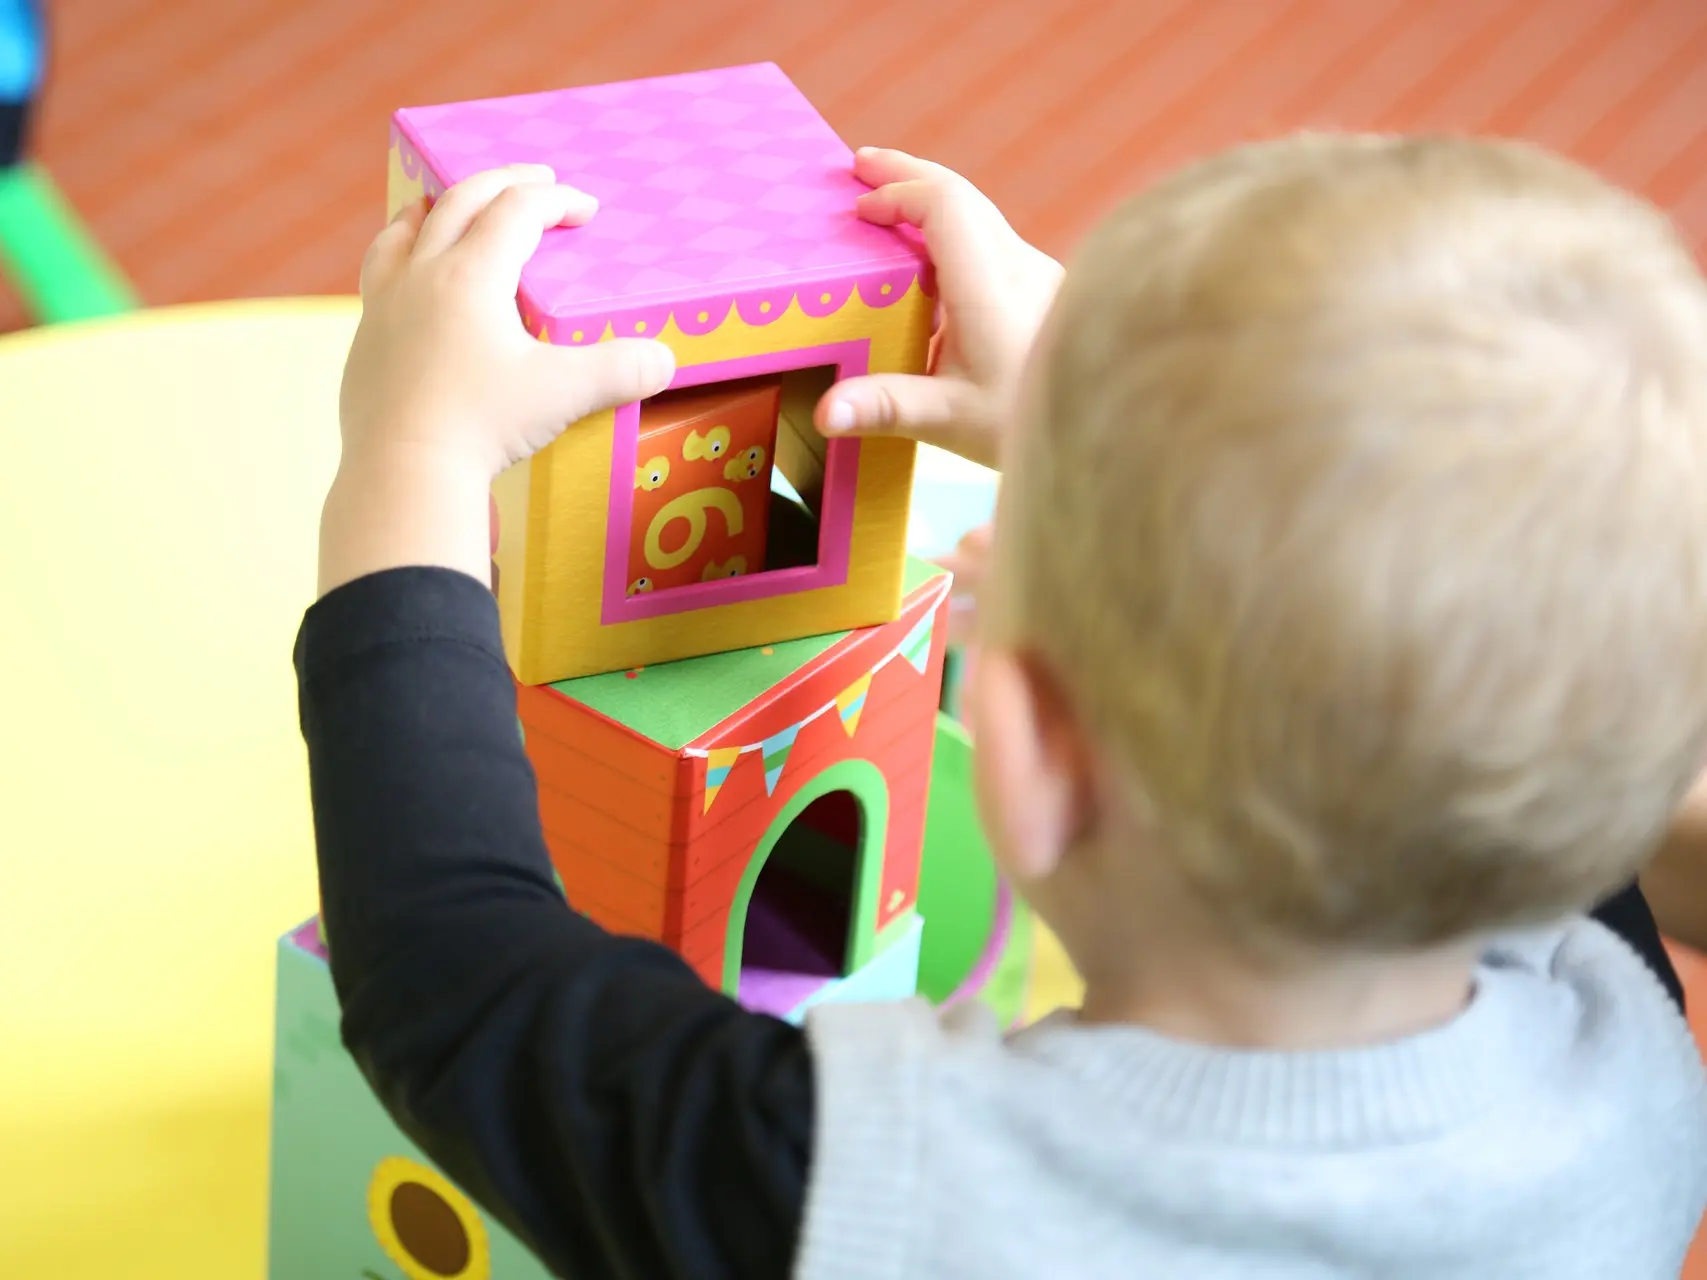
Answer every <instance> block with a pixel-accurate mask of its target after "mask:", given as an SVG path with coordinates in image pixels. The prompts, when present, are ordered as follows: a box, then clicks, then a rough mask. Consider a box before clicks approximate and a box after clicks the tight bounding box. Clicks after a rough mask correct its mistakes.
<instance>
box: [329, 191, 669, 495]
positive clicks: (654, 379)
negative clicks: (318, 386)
mask: <svg viewBox="0 0 1707 1280" xmlns="http://www.w3.org/2000/svg"><path fill="white" fill-rule="evenodd" d="M597 207H598V204H597V201H595V200H594V199H593V197H592V196H589V195H587V194H585V193H584V192H581V191H577V190H575V189H574V188H572V187H564V186H558V185H557V183H556V178H555V175H553V173H552V171H551V170H550V169H549V168H547V167H545V166H544V165H515V166H512V167H510V168H507V169H491V170H487V171H486V172H483V173H478V174H475V175H474V176H473V177H471V178H469V179H467V180H466V181H464V182H460V183H458V184H457V185H456V186H454V187H452V188H451V189H450V190H448V191H447V192H445V194H444V195H443V196H442V197H440V198H439V200H438V202H437V204H435V205H434V206H433V208H432V211H431V212H430V213H429V212H427V210H426V206H425V202H424V201H423V202H419V203H417V204H415V205H413V206H411V207H410V208H408V209H406V210H404V211H403V212H402V213H401V214H399V215H398V216H397V218H396V219H395V220H394V221H393V222H392V223H391V225H390V226H388V227H386V228H385V230H384V231H382V232H380V233H379V236H378V238H377V239H375V240H374V242H373V245H372V247H370V248H369V249H368V252H367V257H366V258H365V259H364V260H363V262H362V274H361V292H362V321H361V326H360V328H358V329H357V330H356V338H355V342H354V344H353V345H352V346H351V348H350V358H349V363H348V364H347V365H346V366H345V369H344V386H343V394H342V397H341V401H340V405H339V410H340V417H341V418H342V421H343V428H344V448H345V449H346V450H352V449H363V448H370V447H382V448H392V447H398V446H408V447H428V448H433V449H440V450H446V451H450V452H455V453H458V454H462V455H465V456H466V457H468V458H469V459H470V461H471V462H472V463H474V464H475V465H478V466H479V467H481V468H483V469H484V470H485V471H486V473H487V475H486V478H487V479H488V480H490V479H491V478H492V477H493V476H495V475H497V474H498V473H499V472H500V471H502V470H503V469H504V468H505V467H508V466H509V465H510V464H511V463H515V462H520V461H521V460H522V459H524V458H526V457H529V456H530V455H532V454H533V453H534V452H536V451H537V450H539V449H541V448H543V447H544V446H545V445H547V444H549V443H551V441H552V440H554V439H555V438H556V437H557V435H558V434H559V433H560V432H561V431H562V430H563V428H564V427H565V426H566V425H567V424H568V423H571V422H574V421H575V420H576V419H578V418H582V417H585V416H586V415H587V414H589V413H596V412H598V411H599V410H601V409H608V408H610V407H611V406H612V405H616V404H621V403H624V402H628V401H633V400H639V399H642V398H644V397H646V396H649V395H654V394H656V393H657V392H658V391H660V390H662V389H663V388H664V386H665V385H666V384H668V382H669V380H670V377H671V376H672V374H673V373H674V371H675V361H674V358H673V357H672V356H671V354H670V349H669V348H668V347H666V346H665V345H664V344H663V343H660V342H651V341H647V340H644V339H626V338H625V339H618V340H616V341H612V342H603V343H598V344H596V345H593V346H588V347H554V346H548V345H546V344H545V343H542V342H540V341H539V340H538V339H537V338H535V337H532V336H530V335H529V334H528V332H527V331H526V330H525V329H524V328H523V327H522V323H521V319H520V317H519V316H518V314H517V312H516V289H517V287H518V285H519V284H520V281H521V274H522V268H523V267H524V266H525V265H526V264H527V261H528V259H529V258H531V257H532V256H533V254H534V251H535V250H536V249H538V248H539V242H540V237H541V236H542V235H543V234H544V233H545V231H546V230H548V229H550V228H552V227H570V226H579V225H580V224H582V223H584V222H587V221H588V220H589V219H591V218H592V217H593V216H594V212H595V210H596V209H597Z"/></svg>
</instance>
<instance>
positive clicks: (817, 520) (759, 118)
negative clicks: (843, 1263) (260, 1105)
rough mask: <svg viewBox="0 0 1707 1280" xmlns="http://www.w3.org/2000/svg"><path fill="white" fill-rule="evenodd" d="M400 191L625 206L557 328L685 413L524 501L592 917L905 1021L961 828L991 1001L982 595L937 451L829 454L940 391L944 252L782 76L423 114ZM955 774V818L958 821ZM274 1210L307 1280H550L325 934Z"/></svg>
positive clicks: (749, 991) (397, 163) (568, 877)
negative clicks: (369, 1055)
mask: <svg viewBox="0 0 1707 1280" xmlns="http://www.w3.org/2000/svg"><path fill="white" fill-rule="evenodd" d="M390 161H391V169H390V182H389V199H390V204H391V207H392V209H393V210H396V209H398V208H400V207H402V206H403V205H404V204H406V203H407V202H409V201H411V200H415V199H418V198H420V197H421V196H423V195H425V196H427V197H429V198H431V197H434V196H436V195H438V194H439V193H440V192H442V191H443V190H444V189H445V188H446V187H447V186H448V185H450V184H453V183H455V182H458V181H460V180H461V179H463V178H466V177H467V176H469V175H470V174H472V173H474V172H477V171H479V170H482V169H486V168H490V167H493V166H496V165H502V164H511V163H517V162H543V163H546V164H549V165H551V166H552V167H553V168H554V169H555V170H556V172H557V174H558V176H559V178H560V180H562V181H565V182H568V183H571V184H573V185H575V186H578V187H580V188H582V189H584V190H587V191H589V192H591V193H592V194H594V195H595V196H597V197H598V198H599V200H600V209H599V212H598V214H597V215H596V216H595V217H594V219H593V220H592V222H590V223H589V224H588V225H586V226H584V227H580V228H575V229H560V230H556V231H552V232H548V233H547V235H546V236H545V239H544V241H543V243H542V245H541V247H540V249H539V251H538V253H537V254H536V255H535V257H534V258H533V260H532V261H531V263H530V264H529V265H528V267H527V269H526V270H525V272H524V273H523V277H522V284H521V291H520V294H519V297H518V306H519V309H520V312H521V316H522V320H523V322H524V323H525V324H526V326H527V328H528V330H529V332H531V333H533V334H535V335H536V336H537V337H538V338H539V340H540V341H542V342H550V343H558V344H568V345H585V344H590V343H595V342H599V341H602V340H605V339H609V338H612V337H627V336H644V337H651V338H656V339H658V340H659V341H662V342H664V343H666V344H668V345H669V346H670V347H671V348H672V349H673V351H674V352H675V356H676V361H677V374H676V378H675V382H674V384H673V385H672V387H671V388H670V389H669V390H668V391H666V392H665V393H663V394H662V395H660V396H658V397H656V398H654V399H653V400H650V401H647V402H645V403H640V404H630V405H624V406H622V407H620V408H618V409H616V410H614V411H612V412H607V413H604V414H600V415H596V416H594V417H592V418H589V419H587V420H585V421H582V422H579V423H575V424H573V425H571V426H570V427H569V428H568V430H567V431H566V432H565V433H564V434H563V436H562V437H561V438H560V439H559V440H557V441H556V442H555V443H554V444H552V445H551V446H549V447H548V448H546V449H544V450H543V451H541V452H540V453H539V454H538V455H537V456H535V457H534V458H533V459H531V460H530V461H528V462H525V463H522V464H520V465H518V466H516V467H514V468H513V469H511V470H510V471H508V472H507V473H505V474H504V475H503V476H501V477H500V478H499V480H498V481H497V483H496V484H495V485H494V486H493V538H492V555H493V589H494V591H495V593H496V595H497V597H498V602H499V611H500V615H501V618H502V625H503V635H504V643H505V647H506V650H507V652H508V656H509V659H510V662H511V666H512V668H513V671H514V674H515V677H516V681H517V696H518V709H519V714H520V720H521V726H520V727H521V733H522V737H523V741H524V743H525V746H526V750H527V752H528V755H529V757H530V758H531V760H532V763H533V765H534V769H535V772H536V774H537V776H538V780H539V804H540V816H541V819H542V823H543V826H544V829H545V833H546V838H547V844H548V847H549V849H550V853H551V857H552V860H553V863H554V864H555V866H556V869H557V873H558V875H559V877H560V879H561V881H562V884H563V887H564V889H565V891H566V893H567V895H568V898H569V900H570V902H571V903H572V904H573V905H574V906H575V907H576V908H577V909H579V910H581V911H583V912H585V913H586V914H587V915H589V916H591V917H592V918H593V919H595V920H596V921H598V922H599V923H600V924H602V925H604V926H606V927H607V928H609V929H612V930H614V931H617V932H622V933H629V934H638V935H643V936H646V937H649V938H654V939H657V940H658V941H660V942H662V943H664V944H666V945H668V946H670V947H671V948H673V949H675V950H676V951H677V952H679V953H680V954H681V955H682V956H683V957H685V958H686V959H687V961H688V962H689V963H690V964H691V965H692V966H693V967H694V969H695V970H696V971H697V972H698V973H699V974H700V975H701V976H702V977H703V978H704V979H705V981H706V982H707V983H708V984H710V985H712V986H713V987H717V988H720V989H721V990H723V991H724V992H726V993H727V994H728V995H730V996H731V997H733V998H734V999H736V1000H739V1001H740V1002H742V1003H743V1004H745V1005H747V1006H748V1007H749V1008H752V1009H755V1010H759V1011H762V1012H765V1013H769V1014H772V1015H774V1016H777V1017H779V1018H785V1019H788V1020H791V1021H798V1020H799V1019H800V1018H801V1017H802V1016H803V1014H804V1012H805V1010H807V1009H808V1008H809V1007H811V1006H812V1005H814V1004H816V1003H820V1002H823V1001H829V1000H865V999H888V998H895V997H902V996H907V995H911V994H913V993H914V992H915V991H916V990H918V989H919V986H920V979H921V956H922V954H924V952H923V948H922V943H923V928H924V926H923V917H922V914H921V912H920V910H919V898H920V890H921V861H922V858H923V855H924V852H925V844H926V825H927V814H929V815H930V821H931V824H932V828H933V835H934V838H936V839H938V840H939V841H942V842H947V843H949V844H952V845H953V846H954V852H953V853H952V854H950V855H947V857H946V859H945V862H944V865H945V866H949V865H952V867H953V868H954V870H953V871H952V872H950V873H948V874H945V875H944V876H940V877H938V881H937V883H938V889H937V893H938V895H939V897H940V898H942V899H943V900H945V901H946V900H947V899H948V898H949V897H950V896H951V895H952V894H953V893H955V892H957V891H958V890H959V889H961V888H964V889H965V891H966V893H967V895H968V896H969V898H970V899H971V900H972V901H973V902H974V903H975V902H976V899H977V898H978V897H979V895H980V893H981V892H985V891H987V896H988V898H989V902H987V903H986V904H984V914H983V915H982V916H980V915H979V908H978V906H977V905H974V906H973V911H972V915H971V917H970V920H971V923H970V924H968V923H967V919H968V917H967V916H966V913H965V912H964V911H963V910H962V911H956V912H953V913H950V916H949V918H948V919H946V920H945V922H944V928H945V931H944V935H943V937H944V942H945V946H946V950H944V951H943V952H942V953H941V954H940V956H939V957H938V958H937V959H936V960H935V962H934V963H932V961H931V958H930V957H929V956H926V960H925V963H924V969H925V971H926V973H927V974H928V976H929V977H930V979H931V981H930V983H929V984H928V985H929V986H930V987H932V988H934V989H932V990H927V992H926V994H930V995H932V996H934V997H935V998H939V999H940V998H944V997H947V996H950V995H952V994H954V993H955V991H954V990H951V988H953V989H955V990H963V989H965V988H966V987H967V985H968V983H977V982H979V981H982V980H984V979H988V978H989V977H990V974H991V972H992V970H993V969H994V967H995V966H996V965H997V964H998V962H999V961H1000V960H1001V958H1002V956H1003V955H1004V954H1010V953H1011V952H1012V950H1013V949H1014V948H1013V946H1012V944H1013V942H1014V933H1015V931H1014V929H1013V927H1012V925H1013V920H1012V914H1013V913H1012V909H1011V903H1010V902H1008V900H1007V899H1005V898H1004V897H1002V895H1001V894H1000V892H999V890H998V889H997V887H996V886H995V882H994V877H993V874H986V873H984V872H982V871H981V870H980V869H979V868H981V867H984V866H987V854H985V853H984V852H983V849H982V845H981V844H980V843H979V842H978V841H977V837H976V832H975V822H974V820H973V818H972V817H971V805H970V799H969V795H968V793H967V791H966V789H965V786H964V767H963V766H964V758H965V741H964V737H963V736H961V735H958V734H957V732H956V731H955V730H954V728H953V726H952V725H949V724H947V723H946V722H944V721H943V720H942V719H941V717H940V716H939V698H940V692H941V684H942V669H943V661H944V654H945V647H946V637H945V622H946V613H947V600H948V587H949V580H948V577H947V575H946V574H944V573H943V572H941V571H940V570H938V569H935V568H934V567H932V566H930V565H927V564H925V563H923V562H920V561H917V560H910V559H909V558H908V556H907V554H906V546H905V544H906V533H907V517H908V506H909V501H910V497H911V493H910V490H911V478H912V468H913V458H914V447H913V445H912V444H911V443H910V442H906V441H901V440H866V441H854V440H836V441H833V442H826V441H825V440H824V438H823V437H821V436H819V435H818V434H817V432H816V431H815V430H814V429H813V427H812V424H811V415H812V409H813V406H814V405H815V403H816V402H817V400H818V398H819V397H820V396H821V395H822V393H823V392H824V390H825V389H826V388H827V387H828V386H829V385H830V384H831V383H832V382H834V381H836V380H838V379H841V378H847V377H851V376H855V375H859V374H864V373H868V372H869V373H883V372H891V373H920V372H923V371H924V369H925V365H926V359H927V352H928V346H929V341H930V334H931V330H932V322H933V308H934V303H933V300H932V291H931V281H930V276H929V268H928V262H927V259H926V257H925V255H924V253H923V251H922V247H921V245H920V243H919V242H918V240H917V238H916V237H915V236H914V235H913V234H912V233H910V232H907V231H900V230H891V229H886V228H879V227H874V226H871V225H868V224H866V223H863V222H861V221H859V220H858V219H857V217H856V216H855V214H854V211H853V206H854V199H855V197H856V196H857V195H858V194H859V192H860V191H861V190H863V189H864V188H863V187H862V186H861V184H860V183H859V182H858V181H857V180H856V179H855V178H854V177H853V175H852V156H851V154H850V153H849V151H848V149H847V147H846V146H845V145H844V144H843V143H842V142H841V141H840V140H839V139H838V138H837V136H836V135H835V133H834V132H833V131H832V130H831V129H830V127H829V126H828V125H827V124H826V123H825V122H824V121H823V120H822V119H821V118H820V117H819V116H818V114H817V113H816V112H815V111H814V110H813V109H812V107H811V106H810V105H809V104H808V103H807V102H806V100H805V99H804V98H803V97H802V96H801V94H800V93H799V92H798V90H796V89H795V87H794V86H793V85H792V84H791V83H790V82H789V80H788V79H787V78H786V77H785V76H784V75H783V73H782V72H781V71H780V70H778V69H777V68H776V67H774V66H771V65H768V64H766V65H756V66H746V67H737V68H732V69H726V70H720V71H713V72H704V73H697V74H692V75H681V76H672V77H665V78H660V79H654V80H644V81H635V82H630V83H625V84H614V85H603V86H597V87H592V88H580V89H570V90H565V91H561V92H553V93H542V94H534V95H528V96H524V97H515V98H506V99H497V100H489V101H479V102H466V103H458V104H453V105H449V106H439V107H428V108H419V109H409V110H403V111H400V112H398V113H397V116H396V119H395V122H394V127H393V130H392V137H391V157H390ZM945 735H946V737H945ZM939 741H945V742H946V743H947V749H946V752H945V754H949V755H950V756H951V757H952V760H953V762H954V765H955V766H958V771H957V773H956V775H955V785H956V790H955V791H954V792H953V793H952V794H943V793H941V792H933V790H932V787H931V773H932V760H933V755H934V754H935V751H936V745H937V743H938V742H939ZM951 882H956V883H951ZM1004 912H1005V913H1006V914H1005V915H1004ZM992 921H993V923H992ZM1010 1012H1011V1011H1010ZM272 1184H273V1190H272V1196H273V1205H272V1229H271V1271H270V1274H271V1276H272V1278H273V1280H308V1277H311V1276H312V1277H321V1276H330V1275H345V1276H350V1277H358V1276H362V1275H367V1276H380V1277H386V1278H387V1280H389V1278H390V1277H392V1276H393V1275H397V1274H401V1275H402V1276H405V1277H409V1278H410V1280H428V1278H436V1280H443V1278H446V1277H450V1278H454V1280H484V1277H487V1276H492V1275H498V1276H504V1277H533V1276H541V1277H543V1275H544V1272H543V1271H542V1270H541V1269H540V1268H539V1266H538V1264H537V1263H535V1262H534V1261H533V1260H532V1259H531V1258H529V1257H528V1256H527V1255H526V1253H525V1251H523V1250H522V1249H521V1248H520V1247H519V1246H518V1245H517V1244H516V1243H515V1242H514V1241H513V1240H512V1239H510V1238H509V1237H508V1236H507V1235H506V1234H505V1233H504V1232H503V1231H502V1229H501V1228H498V1227H497V1226H495V1225H491V1226H489V1225H488V1224H487V1223H485V1222H484V1221H483V1219H482V1217H481V1215H480V1214H479V1213H478V1212H477V1211H476V1210H475V1209H474V1207H473V1206H472V1205H471V1204H470V1202H469V1201H468V1200H467V1199H466V1197H464V1196H463V1195H462V1193H461V1192H460V1191H458V1190H457V1188H455V1187H454V1186H453V1185H451V1184H450V1183H449V1182H448V1181H447V1180H446V1179H445V1178H444V1177H443V1176H442V1175H441V1174H440V1173H439V1172H438V1171H436V1170H435V1169H433V1168H432V1167H431V1166H430V1165H429V1164H428V1163H427V1162H426V1161H425V1159H424V1157H423V1156H422V1155H421V1154H420V1152H419V1151H417V1150H416V1149H414V1148H413V1146H412V1145H411V1144H409V1143H408V1141H407V1140H406V1139H404V1138H403V1137H402V1135H401V1134H400V1133H399V1132H398V1131H397V1130H396V1128H395V1127H394V1126H393V1125H391V1123H390V1121H389V1120H388V1119H387V1118H386V1117H385V1115H384V1114H383V1112H382V1111H380V1109H379V1108H378V1106H377V1105H376V1104H375V1103H374V1102H373V1100H372V1099H371V1097H370V1096H369V1095H368V1093H367V1090H366V1088H365V1085H364V1084H363V1082H362V1081H361V1080H360V1078H359V1076H358V1075H357V1073H356V1071H355V1068H354V1066H353V1064H352V1063H350V1061H349V1060H348V1058H347V1056H346V1055H345V1054H344V1053H343V1052H342V1050H341V1048H340V1046H339V1043H338V1033H337V1009H336V1004H335V1001H334V998H333V995H332V991H331V985H330V981H329V975H328V973H327V968H326V956H325V953H324V950H323V948H322V945H321V941H320V938H319V932H318V927H317V925H316V924H315V922H312V921H311V922H309V924H307V925H305V926H303V927H302V928H301V929H299V930H296V931H294V932H293V933H292V934H291V935H289V936H287V937H286V938H285V939H283V940H282V942H281V944H280V961H279V994H278V1048H277V1055H276V1068H275V1115H274V1138H273V1169H272Z"/></svg>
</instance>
